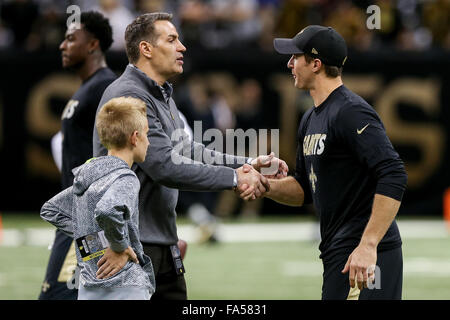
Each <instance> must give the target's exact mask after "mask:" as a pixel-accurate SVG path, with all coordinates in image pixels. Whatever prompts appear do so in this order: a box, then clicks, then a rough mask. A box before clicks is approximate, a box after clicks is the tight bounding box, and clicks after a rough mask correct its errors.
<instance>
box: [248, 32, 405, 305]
mask: <svg viewBox="0 0 450 320" xmlns="http://www.w3.org/2000/svg"><path fill="white" fill-rule="evenodd" d="M274 46H275V49H276V50H277V51H278V52H279V53H281V54H289V55H292V56H291V58H290V60H289V62H288V65H287V66H288V68H289V69H291V71H292V76H293V78H294V82H295V87H297V88H299V89H304V90H309V92H310V94H311V97H312V99H313V101H314V107H313V108H311V109H310V110H308V111H307V112H306V113H305V114H304V116H303V118H302V120H301V122H300V127H299V130H298V150H297V163H296V170H295V175H294V176H293V177H292V176H290V177H286V178H283V179H281V180H273V179H271V180H270V191H269V192H268V193H266V194H265V196H266V197H268V198H271V199H273V200H275V201H277V202H280V203H283V204H287V205H292V206H301V205H303V204H306V203H310V202H313V203H314V206H315V208H316V211H317V213H318V216H319V219H320V231H321V238H322V241H321V243H320V247H319V249H320V251H321V255H320V258H321V259H322V261H323V265H324V273H323V286H322V299H358V298H359V299H401V294H402V276H403V265H402V251H401V245H402V242H401V238H400V233H399V230H398V228H397V224H396V222H395V220H394V218H395V216H396V214H397V211H398V209H399V207H400V202H401V199H402V196H403V193H404V190H405V188H406V180H407V176H406V172H405V169H404V165H403V162H402V160H401V159H400V157H399V155H398V153H397V152H396V151H395V150H394V148H393V146H392V144H391V142H390V141H389V138H388V137H387V135H386V131H385V128H384V126H383V123H382V122H381V120H380V118H379V117H378V115H377V113H376V112H375V111H374V109H373V108H372V107H371V106H370V105H369V104H368V103H367V102H366V101H364V100H363V99H362V98H361V97H359V96H358V95H356V94H355V93H353V92H351V91H350V90H349V89H347V88H346V87H345V86H344V85H343V83H342V79H341V73H342V68H343V65H344V63H345V61H346V59H347V47H346V44H345V41H344V39H343V38H342V37H341V36H340V35H339V34H338V33H337V32H336V31H335V30H334V29H332V28H331V27H322V26H316V25H313V26H308V27H306V28H305V29H303V30H302V31H300V32H299V33H298V34H297V35H296V36H295V37H294V38H292V39H279V38H278V39H275V40H274ZM249 194H251V190H250V188H249V189H247V190H246V191H245V192H244V193H242V194H241V197H243V198H248V197H249ZM365 288H367V289H365Z"/></svg>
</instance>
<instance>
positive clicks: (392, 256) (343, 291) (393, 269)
mask: <svg viewBox="0 0 450 320" xmlns="http://www.w3.org/2000/svg"><path fill="white" fill-rule="evenodd" d="M349 255H350V253H348V252H347V253H343V254H338V255H336V256H334V257H333V258H331V259H329V260H327V259H324V260H323V268H324V271H323V284H322V300H345V299H347V298H350V297H349V295H350V283H349V273H348V272H347V273H345V274H343V273H342V272H341V271H342V269H344V266H345V264H346V263H347V259H348V257H349ZM377 266H378V267H379V269H378V270H379V277H378V278H377V282H376V283H375V286H373V287H372V289H369V288H364V289H362V290H361V292H360V293H359V297H358V292H355V290H352V292H351V295H352V297H353V299H359V300H401V299H402V286H403V257H402V248H401V247H399V248H396V249H391V250H387V251H381V252H378V253H377ZM356 291H358V290H356Z"/></svg>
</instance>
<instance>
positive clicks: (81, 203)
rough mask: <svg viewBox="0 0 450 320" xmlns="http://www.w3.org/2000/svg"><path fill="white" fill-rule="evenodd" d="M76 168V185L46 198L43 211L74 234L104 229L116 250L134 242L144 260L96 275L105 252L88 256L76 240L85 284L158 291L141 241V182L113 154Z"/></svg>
mask: <svg viewBox="0 0 450 320" xmlns="http://www.w3.org/2000/svg"><path fill="white" fill-rule="evenodd" d="M73 173H74V176H75V179H74V183H73V186H72V187H69V188H67V189H65V190H64V191H62V192H60V193H59V194H57V195H56V196H54V197H53V198H52V199H50V200H49V201H47V202H46V203H45V204H44V205H43V207H42V209H41V217H42V218H43V219H44V220H46V221H48V222H50V223H51V224H53V225H54V226H55V227H57V228H58V229H60V230H61V231H63V232H64V233H66V234H67V235H68V236H70V237H72V238H74V239H79V238H81V237H85V236H87V235H90V234H97V233H98V232H100V231H102V230H103V231H104V236H105V237H106V240H107V242H108V243H109V246H110V248H111V249H112V250H114V251H116V252H121V251H123V250H125V249H126V248H127V247H128V246H131V247H132V248H133V250H134V252H135V253H136V255H137V257H138V260H139V265H138V264H136V263H134V262H131V261H128V262H127V264H126V265H125V266H124V267H123V268H122V270H120V271H119V272H118V273H117V274H115V275H114V276H112V277H110V278H107V279H97V278H96V272H97V270H98V267H97V262H98V260H100V258H101V256H98V257H95V258H92V259H90V260H88V261H83V257H82V255H81V252H80V250H84V249H83V247H82V246H80V247H79V246H78V245H77V249H76V254H77V259H78V265H79V267H80V268H81V272H80V282H81V284H82V285H83V286H84V287H86V288H119V287H122V288H123V287H140V288H147V289H148V290H149V291H150V294H153V293H154V291H155V279H154V272H153V266H152V263H151V261H150V258H149V257H148V256H146V255H145V254H144V251H143V249H142V244H141V242H140V241H139V231H138V230H139V229H138V223H139V214H138V212H139V211H138V205H139V204H138V194H139V188H140V184H139V180H138V178H137V177H136V174H135V173H134V172H133V171H132V170H131V169H130V168H129V167H128V164H127V163H126V162H125V161H123V160H121V159H119V158H117V157H114V156H104V157H99V158H93V159H91V160H90V161H88V162H87V163H85V164H83V165H82V166H79V167H77V168H75V169H73Z"/></svg>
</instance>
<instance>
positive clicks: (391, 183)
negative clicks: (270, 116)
mask: <svg viewBox="0 0 450 320" xmlns="http://www.w3.org/2000/svg"><path fill="white" fill-rule="evenodd" d="M294 177H295V178H296V180H297V181H298V182H299V183H300V185H301V186H302V188H303V190H304V192H305V203H310V202H311V201H312V202H313V203H314V206H315V208H316V210H317V213H318V215H319V218H320V231H321V237H322V241H321V244H320V246H319V249H320V251H321V256H320V257H321V258H322V259H327V258H330V257H332V256H334V255H335V254H336V253H339V252H348V253H350V252H351V251H352V250H353V249H354V248H355V247H356V246H357V245H358V244H359V242H360V240H361V236H362V233H363V231H364V229H365V226H366V225H367V222H368V221H369V218H370V214H371V211H372V204H373V199H374V195H375V194H376V193H377V194H381V195H385V196H388V197H390V198H393V199H396V200H401V199H402V196H403V193H404V190H405V188H406V180H407V176H406V172H405V169H404V165H403V162H402V160H401V159H400V157H399V155H398V153H397V152H396V151H395V150H394V148H393V146H392V144H391V142H390V141H389V138H388V137H387V135H386V131H385V128H384V126H383V123H382V122H381V120H380V118H379V117H378V115H377V113H376V112H375V110H374V109H373V108H372V107H371V106H370V105H369V104H368V103H367V102H366V101H364V99H362V98H361V97H359V96H358V95H356V94H355V93H353V92H351V91H350V90H348V89H347V88H346V87H345V86H344V85H342V86H340V87H338V88H337V89H335V90H334V91H333V92H332V93H331V94H330V95H329V96H328V98H327V99H326V100H325V101H324V102H323V103H322V104H321V105H319V106H317V107H313V108H312V109H310V110H308V111H307V112H306V113H305V115H304V116H303V118H302V120H301V122H300V126H299V130H298V150H297V165H296V172H295V176H294ZM399 246H401V238H400V233H399V231H398V228H397V224H396V222H395V221H394V222H393V223H392V224H391V226H390V227H389V229H388V231H387V232H386V234H385V236H384V237H383V239H382V240H381V242H380V243H379V245H378V251H382V250H388V249H393V248H396V247H399Z"/></svg>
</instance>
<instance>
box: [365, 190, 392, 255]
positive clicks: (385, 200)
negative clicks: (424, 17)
mask: <svg viewBox="0 0 450 320" xmlns="http://www.w3.org/2000/svg"><path fill="white" fill-rule="evenodd" d="M399 208H400V201H398V200H395V199H392V198H389V197H387V196H383V195H380V194H375V197H374V200H373V207H372V214H371V216H370V219H369V222H368V223H367V226H366V228H365V230H364V233H363V236H362V238H361V244H363V245H367V246H370V247H375V248H376V247H377V246H378V243H380V241H381V239H383V237H384V235H385V234H386V231H387V230H388V229H389V227H390V225H391V224H392V221H394V218H395V216H396V215H397V212H398V209H399Z"/></svg>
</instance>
